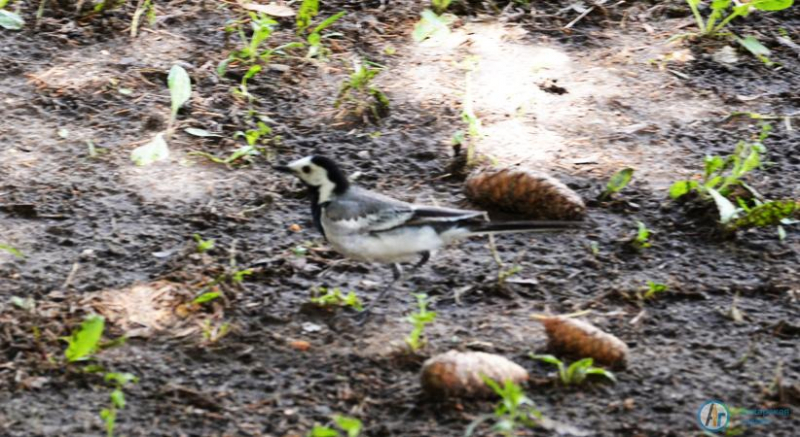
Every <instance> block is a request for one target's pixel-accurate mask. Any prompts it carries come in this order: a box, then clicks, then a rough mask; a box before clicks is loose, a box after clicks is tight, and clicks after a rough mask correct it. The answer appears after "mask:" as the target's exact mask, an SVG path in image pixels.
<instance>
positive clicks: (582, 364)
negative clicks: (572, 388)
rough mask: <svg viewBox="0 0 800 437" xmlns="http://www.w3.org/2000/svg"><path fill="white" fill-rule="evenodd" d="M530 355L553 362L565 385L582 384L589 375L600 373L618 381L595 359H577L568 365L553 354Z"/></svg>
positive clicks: (536, 358) (535, 358) (543, 360)
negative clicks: (595, 362)
mask: <svg viewBox="0 0 800 437" xmlns="http://www.w3.org/2000/svg"><path fill="white" fill-rule="evenodd" d="M530 357H531V358H532V359H534V360H537V361H542V362H545V363H549V364H553V365H555V366H557V367H558V379H559V380H560V381H561V383H562V384H564V385H580V384H583V383H584V382H585V381H586V378H587V377H588V376H589V375H599V376H602V377H604V378H607V379H610V380H611V381H613V382H617V378H616V377H615V376H614V374H613V373H611V372H610V371H608V370H606V369H603V368H600V367H594V366H593V364H594V359H592V358H584V359H582V360H578V361H575V362H574V363H572V364H570V365H569V367H567V366H566V365H565V364H564V362H563V361H561V360H559V359H558V358H556V357H554V356H553V355H535V354H530Z"/></svg>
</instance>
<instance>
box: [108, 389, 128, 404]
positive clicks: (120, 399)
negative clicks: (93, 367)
mask: <svg viewBox="0 0 800 437" xmlns="http://www.w3.org/2000/svg"><path fill="white" fill-rule="evenodd" d="M111 403H112V404H113V405H114V407H115V408H120V409H122V408H125V393H123V392H122V390H120V389H118V388H117V389H114V391H112V392H111Z"/></svg>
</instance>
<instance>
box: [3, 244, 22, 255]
mask: <svg viewBox="0 0 800 437" xmlns="http://www.w3.org/2000/svg"><path fill="white" fill-rule="evenodd" d="M0 250H2V251H4V252H8V253H10V254H12V255H14V256H15V257H17V258H25V255H23V254H22V252H20V251H19V250H17V249H16V248H14V247H12V246H9V245H8V244H3V243H0Z"/></svg>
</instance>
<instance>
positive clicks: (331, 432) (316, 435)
mask: <svg viewBox="0 0 800 437" xmlns="http://www.w3.org/2000/svg"><path fill="white" fill-rule="evenodd" d="M332 419H333V422H334V423H336V426H338V427H339V428H340V429H341V430H342V431H344V432H345V433H347V434H346V435H347V437H358V436H359V435H361V430H362V429H363V428H364V425H363V423H361V421H360V420H358V419H356V418H355V417H348V416H342V415H340V414H337V415H335V416H333V417H332ZM340 435H341V434H339V431H337V430H335V429H333V428H331V427H328V426H322V425H314V428H312V429H311V432H309V433H308V437H339V436H340Z"/></svg>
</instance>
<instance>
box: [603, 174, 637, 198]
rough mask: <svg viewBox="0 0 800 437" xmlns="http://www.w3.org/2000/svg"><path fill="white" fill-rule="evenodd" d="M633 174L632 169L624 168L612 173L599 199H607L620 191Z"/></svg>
mask: <svg viewBox="0 0 800 437" xmlns="http://www.w3.org/2000/svg"><path fill="white" fill-rule="evenodd" d="M633 172H634V170H633V169H632V168H624V169H622V170H620V171H618V172H616V173H614V176H611V179H609V181H608V184H606V189H605V190H604V191H603V193H602V194H600V199H609V198H611V196H612V195H613V194H616V193H619V192H620V191H622V189H623V188H625V187H626V186H627V185H628V183H630V181H631V179H632V178H633Z"/></svg>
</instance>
